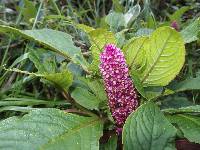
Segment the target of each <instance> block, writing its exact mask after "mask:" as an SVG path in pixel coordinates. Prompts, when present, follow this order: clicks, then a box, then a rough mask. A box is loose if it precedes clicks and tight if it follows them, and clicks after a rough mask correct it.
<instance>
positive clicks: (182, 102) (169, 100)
mask: <svg viewBox="0 0 200 150" xmlns="http://www.w3.org/2000/svg"><path fill="white" fill-rule="evenodd" d="M192 105H194V104H193V103H192V102H191V101H189V100H188V99H187V98H186V97H183V96H182V97H181V96H177V95H174V96H168V97H166V98H165V99H164V100H162V101H161V106H160V107H161V109H168V108H169V109H171V108H181V107H187V106H192Z"/></svg>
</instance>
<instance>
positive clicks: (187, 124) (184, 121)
mask: <svg viewBox="0 0 200 150" xmlns="http://www.w3.org/2000/svg"><path fill="white" fill-rule="evenodd" d="M168 118H169V120H170V121H171V123H174V124H177V125H178V127H179V129H181V131H182V132H183V134H184V137H185V138H187V139H188V140H189V141H190V142H195V143H199V144H200V136H199V133H200V117H197V116H191V115H183V114H178V115H173V116H168Z"/></svg>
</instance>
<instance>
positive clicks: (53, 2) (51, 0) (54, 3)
mask: <svg viewBox="0 0 200 150" xmlns="http://www.w3.org/2000/svg"><path fill="white" fill-rule="evenodd" d="M50 2H51V4H52V5H53V7H54V9H55V10H56V12H57V14H58V15H60V16H61V15H62V14H61V12H60V10H59V8H58V6H57V4H56V2H55V1H54V0H50Z"/></svg>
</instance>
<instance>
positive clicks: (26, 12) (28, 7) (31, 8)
mask: <svg viewBox="0 0 200 150" xmlns="http://www.w3.org/2000/svg"><path fill="white" fill-rule="evenodd" d="M21 9H22V15H23V16H24V19H25V20H26V21H27V22H28V21H29V19H31V18H35V16H36V14H37V9H36V7H35V4H34V2H31V1H29V0H24V7H23V8H21Z"/></svg>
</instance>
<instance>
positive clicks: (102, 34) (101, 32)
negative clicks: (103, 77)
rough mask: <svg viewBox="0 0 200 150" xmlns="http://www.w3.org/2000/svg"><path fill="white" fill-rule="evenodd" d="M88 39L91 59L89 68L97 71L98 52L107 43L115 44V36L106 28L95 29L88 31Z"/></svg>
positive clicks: (98, 62)
mask: <svg viewBox="0 0 200 150" xmlns="http://www.w3.org/2000/svg"><path fill="white" fill-rule="evenodd" d="M89 36H90V41H91V44H92V46H91V47H90V49H91V51H92V56H93V61H92V63H91V65H90V67H89V68H90V70H91V71H93V72H95V73H99V64H100V58H99V57H100V53H101V52H102V51H103V47H104V46H105V45H106V44H108V43H113V44H116V39H115V36H114V34H113V33H112V32H109V31H107V30H106V29H96V30H93V31H91V32H90V33H89Z"/></svg>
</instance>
